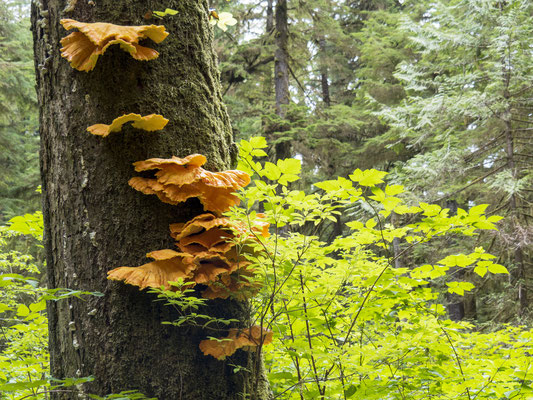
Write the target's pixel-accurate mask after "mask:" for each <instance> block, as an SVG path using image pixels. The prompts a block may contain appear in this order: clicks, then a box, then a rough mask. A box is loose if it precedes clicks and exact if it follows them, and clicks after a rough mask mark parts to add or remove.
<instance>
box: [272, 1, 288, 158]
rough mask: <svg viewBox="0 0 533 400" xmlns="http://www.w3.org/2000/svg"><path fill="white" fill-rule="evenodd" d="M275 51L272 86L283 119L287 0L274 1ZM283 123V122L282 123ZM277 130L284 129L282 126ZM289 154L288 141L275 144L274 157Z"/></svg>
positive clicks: (283, 156)
mask: <svg viewBox="0 0 533 400" xmlns="http://www.w3.org/2000/svg"><path fill="white" fill-rule="evenodd" d="M275 20H276V52H275V54H274V57H275V61H274V87H275V92H276V114H277V116H278V117H280V119H284V118H285V116H286V113H287V105H288V104H289V100H290V97H289V50H288V45H289V26H288V15H287V0H277V2H276V15H275ZM283 125H285V124H283ZM278 128H279V129H278V131H284V130H286V129H285V127H284V126H281V127H278ZM290 156H291V143H290V141H284V142H279V143H277V144H276V145H275V159H277V160H279V159H283V158H287V157H290Z"/></svg>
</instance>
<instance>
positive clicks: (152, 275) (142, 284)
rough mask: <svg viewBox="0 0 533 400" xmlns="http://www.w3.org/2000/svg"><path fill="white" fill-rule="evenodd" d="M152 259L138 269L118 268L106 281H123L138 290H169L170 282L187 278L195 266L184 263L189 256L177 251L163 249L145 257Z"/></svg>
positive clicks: (110, 273)
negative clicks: (163, 288)
mask: <svg viewBox="0 0 533 400" xmlns="http://www.w3.org/2000/svg"><path fill="white" fill-rule="evenodd" d="M146 256H147V257H150V258H153V259H154V260H155V261H152V262H150V263H148V264H144V265H141V266H140V267H119V268H115V269H113V270H111V271H109V272H108V273H107V279H111V280H115V281H124V282H126V283H129V284H130V285H134V286H139V288H140V289H145V288H147V287H151V288H159V287H161V286H163V287H165V289H170V284H169V283H168V282H169V281H170V282H175V281H177V280H178V279H179V278H189V277H191V276H192V270H193V269H194V268H195V265H194V264H193V263H190V262H185V260H186V258H187V257H190V255H189V254H184V253H178V252H177V251H174V250H170V249H164V250H157V251H152V252H151V253H148V254H147V255H146Z"/></svg>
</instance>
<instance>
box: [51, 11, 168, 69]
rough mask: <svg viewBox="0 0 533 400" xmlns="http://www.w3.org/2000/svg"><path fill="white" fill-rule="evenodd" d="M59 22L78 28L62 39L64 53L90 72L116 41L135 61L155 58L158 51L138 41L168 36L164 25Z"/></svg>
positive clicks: (76, 65) (76, 66)
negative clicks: (141, 44)
mask: <svg viewBox="0 0 533 400" xmlns="http://www.w3.org/2000/svg"><path fill="white" fill-rule="evenodd" d="M60 22H61V25H63V27H64V28H65V29H66V30H71V29H75V28H76V29H78V31H79V32H73V33H71V34H70V35H68V36H66V37H64V38H63V39H61V45H62V46H63V47H62V48H61V56H62V57H64V58H66V59H67V60H68V61H69V62H70V65H71V66H72V68H75V69H77V70H78V71H85V72H89V71H91V70H92V69H93V68H94V67H95V65H96V61H97V60H98V57H99V56H101V55H102V54H104V53H105V51H106V50H107V48H108V47H109V46H111V45H113V44H119V45H120V47H121V48H122V49H123V50H125V51H127V52H128V53H130V54H131V56H132V57H133V58H135V59H136V60H141V61H147V60H153V59H154V58H157V57H158V56H159V53H158V52H157V51H155V50H154V49H151V48H149V47H144V46H140V45H139V44H138V43H139V40H141V39H145V38H150V39H152V40H153V41H154V42H156V43H160V42H162V41H163V40H164V39H165V38H166V37H167V36H168V32H166V31H165V27H164V26H162V25H159V26H157V25H142V26H120V25H113V24H108V23H105V22H96V23H85V22H78V21H75V20H73V19H62V20H61V21H60Z"/></svg>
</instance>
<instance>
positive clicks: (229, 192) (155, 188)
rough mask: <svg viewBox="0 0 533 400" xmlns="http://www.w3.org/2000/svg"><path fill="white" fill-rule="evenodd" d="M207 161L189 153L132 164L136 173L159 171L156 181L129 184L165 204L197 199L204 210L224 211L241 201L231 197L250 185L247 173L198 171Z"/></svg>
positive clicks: (131, 182) (143, 179)
mask: <svg viewBox="0 0 533 400" xmlns="http://www.w3.org/2000/svg"><path fill="white" fill-rule="evenodd" d="M205 162H206V158H205V157H204V156H203V155H201V154H192V155H190V156H187V157H185V158H178V157H172V158H170V159H162V158H151V159H148V160H145V161H138V162H136V163H134V164H133V165H134V166H135V170H136V171H146V170H151V169H157V170H159V171H158V172H157V173H156V179H149V178H133V179H130V185H131V186H132V187H133V188H135V189H136V190H139V191H141V192H143V193H145V194H156V195H157V196H158V197H159V199H160V200H161V201H163V202H165V203H169V204H177V203H180V202H183V201H186V200H187V199H189V198H191V197H197V198H198V199H199V200H200V202H201V203H202V204H203V205H204V209H206V210H210V211H215V212H225V211H228V210H229V209H230V208H231V207H232V206H234V205H238V204H239V202H240V200H239V198H238V197H237V196H235V195H234V194H233V192H235V191H236V190H238V189H240V188H241V187H244V186H246V185H247V184H248V183H250V177H249V176H248V174H247V173H245V172H243V171H238V170H229V171H221V172H211V171H206V170H204V169H203V168H201V165H203V164H204V163H205Z"/></svg>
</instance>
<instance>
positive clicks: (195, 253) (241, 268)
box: [108, 213, 269, 300]
mask: <svg viewBox="0 0 533 400" xmlns="http://www.w3.org/2000/svg"><path fill="white" fill-rule="evenodd" d="M261 218H262V216H261V214H259V216H258V218H257V220H256V222H255V223H254V227H253V228H252V231H253V233H252V231H251V230H250V229H248V228H247V227H245V226H243V225H240V224H237V223H235V222H233V221H231V220H229V219H228V218H224V217H217V216H216V215H214V214H211V213H206V214H201V215H198V216H196V217H194V218H193V219H192V220H190V221H188V222H187V223H178V224H172V225H170V235H171V236H172V238H174V239H175V240H176V241H177V242H176V246H177V247H178V249H179V251H176V250H171V249H164V250H157V251H153V252H151V253H148V254H147V257H150V258H152V259H153V260H154V261H152V262H149V263H147V264H144V265H141V266H140V267H119V268H115V269H113V270H111V271H109V272H108V279H111V280H122V281H124V282H126V283H128V284H130V285H135V286H138V287H139V288H140V289H145V288H148V287H152V288H159V287H164V288H166V289H171V288H172V284H171V283H169V282H175V281H177V280H178V279H180V278H181V279H183V280H184V281H185V282H188V283H190V284H192V285H191V286H194V285H197V284H199V285H203V287H205V289H203V290H202V292H201V293H202V296H203V297H205V298H208V299H215V298H223V299H225V298H228V297H229V296H230V295H233V297H235V298H237V299H241V300H244V299H245V298H247V297H248V296H249V295H250V294H251V293H252V292H253V291H255V290H256V285H255V284H254V283H253V273H254V271H253V269H252V268H250V263H249V262H248V261H246V259H245V258H244V257H243V256H242V252H241V251H239V250H237V247H239V248H240V249H241V250H242V249H243V248H245V247H246V243H247V242H248V243H249V241H250V240H254V239H253V238H255V235H261V236H263V237H268V235H269V233H268V223H266V222H265V221H262V220H261ZM188 287H189V286H188Z"/></svg>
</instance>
